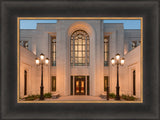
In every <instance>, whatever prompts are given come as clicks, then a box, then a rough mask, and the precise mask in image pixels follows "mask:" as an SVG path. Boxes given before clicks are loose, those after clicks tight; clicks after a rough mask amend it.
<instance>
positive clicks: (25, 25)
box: [20, 20, 141, 29]
mask: <svg viewBox="0 0 160 120" xmlns="http://www.w3.org/2000/svg"><path fill="white" fill-rule="evenodd" d="M56 22H57V20H20V29H36V27H37V23H56ZM104 23H123V24H124V29H140V28H141V22H140V20H104Z"/></svg>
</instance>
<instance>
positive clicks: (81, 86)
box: [70, 76, 90, 95]
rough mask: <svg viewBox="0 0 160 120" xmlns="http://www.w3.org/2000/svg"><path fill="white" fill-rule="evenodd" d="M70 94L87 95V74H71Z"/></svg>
mask: <svg viewBox="0 0 160 120" xmlns="http://www.w3.org/2000/svg"><path fill="white" fill-rule="evenodd" d="M70 83H71V84H70V85H71V89H70V90H71V91H70V92H71V93H70V94H71V95H89V92H90V90H89V76H71V82H70Z"/></svg>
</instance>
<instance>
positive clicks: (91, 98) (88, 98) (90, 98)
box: [45, 95, 113, 101]
mask: <svg viewBox="0 0 160 120" xmlns="http://www.w3.org/2000/svg"><path fill="white" fill-rule="evenodd" d="M45 100H46V101H52V100H56V101H65V100H66V101H67V100H71V101H106V99H103V98H101V97H95V96H82V95H75V96H62V97H59V98H56V99H53V98H48V99H45ZM111 100H113V99H110V101H111Z"/></svg>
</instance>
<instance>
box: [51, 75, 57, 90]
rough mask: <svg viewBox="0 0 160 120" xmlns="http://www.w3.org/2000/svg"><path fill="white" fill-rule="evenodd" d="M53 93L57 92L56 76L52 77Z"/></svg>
mask: <svg viewBox="0 0 160 120" xmlns="http://www.w3.org/2000/svg"><path fill="white" fill-rule="evenodd" d="M51 87H52V91H56V76H52V86H51Z"/></svg>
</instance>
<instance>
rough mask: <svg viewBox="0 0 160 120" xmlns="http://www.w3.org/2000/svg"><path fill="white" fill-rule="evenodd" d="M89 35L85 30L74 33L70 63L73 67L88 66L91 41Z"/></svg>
mask: <svg viewBox="0 0 160 120" xmlns="http://www.w3.org/2000/svg"><path fill="white" fill-rule="evenodd" d="M89 40H90V39H89V35H88V33H87V32H85V31H84V30H77V31H75V32H73V33H72V35H71V39H70V45H71V47H70V53H71V59H70V63H71V65H73V66H88V65H89V52H90V50H89V49H90V48H89V45H90V43H89V42H90V41H89Z"/></svg>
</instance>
